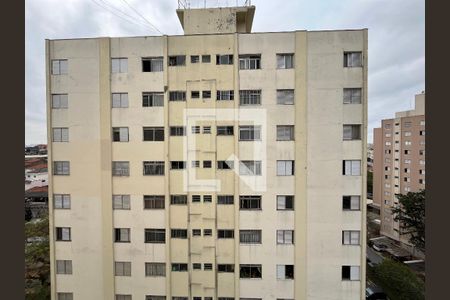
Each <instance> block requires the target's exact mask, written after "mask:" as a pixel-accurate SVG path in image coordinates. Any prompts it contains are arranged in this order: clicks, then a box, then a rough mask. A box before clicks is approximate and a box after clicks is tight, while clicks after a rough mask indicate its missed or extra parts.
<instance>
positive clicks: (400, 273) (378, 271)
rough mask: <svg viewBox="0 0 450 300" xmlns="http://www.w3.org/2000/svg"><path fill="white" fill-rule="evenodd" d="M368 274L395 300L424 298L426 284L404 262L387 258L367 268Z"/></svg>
mask: <svg viewBox="0 0 450 300" xmlns="http://www.w3.org/2000/svg"><path fill="white" fill-rule="evenodd" d="M367 272H368V276H369V278H370V279H371V280H373V281H374V282H375V283H376V284H377V285H379V286H381V287H382V288H383V290H384V291H385V292H386V294H387V295H388V297H389V298H390V299H393V300H424V299H425V284H424V282H423V281H422V280H421V279H420V278H419V277H417V275H416V274H415V273H414V272H413V271H411V270H410V269H409V268H408V267H407V266H405V265H404V264H402V263H398V262H395V261H393V260H391V259H385V260H383V262H382V263H381V264H379V265H376V266H375V267H372V268H370V267H369V268H368V269H367Z"/></svg>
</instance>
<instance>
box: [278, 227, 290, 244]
mask: <svg viewBox="0 0 450 300" xmlns="http://www.w3.org/2000/svg"><path fill="white" fill-rule="evenodd" d="M277 244H289V245H291V244H294V230H277Z"/></svg>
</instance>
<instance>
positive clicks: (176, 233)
mask: <svg viewBox="0 0 450 300" xmlns="http://www.w3.org/2000/svg"><path fill="white" fill-rule="evenodd" d="M170 237H171V238H173V239H187V229H171V230H170Z"/></svg>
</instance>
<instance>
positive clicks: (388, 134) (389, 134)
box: [384, 133, 392, 153]
mask: <svg viewBox="0 0 450 300" xmlns="http://www.w3.org/2000/svg"><path fill="white" fill-rule="evenodd" d="M384 136H385V137H387V138H389V137H391V136H392V134H391V133H386V134H385V135H384ZM389 153H390V152H389Z"/></svg>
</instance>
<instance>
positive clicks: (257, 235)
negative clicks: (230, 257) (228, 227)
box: [239, 230, 261, 244]
mask: <svg viewBox="0 0 450 300" xmlns="http://www.w3.org/2000/svg"><path fill="white" fill-rule="evenodd" d="M239 242H240V243H241V244H261V230H239Z"/></svg>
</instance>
